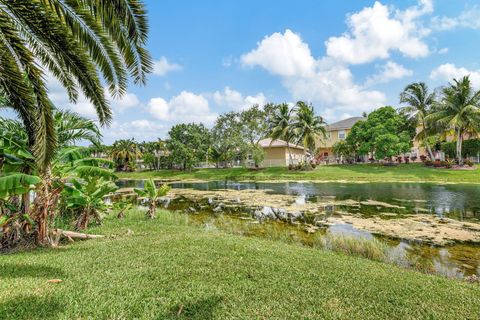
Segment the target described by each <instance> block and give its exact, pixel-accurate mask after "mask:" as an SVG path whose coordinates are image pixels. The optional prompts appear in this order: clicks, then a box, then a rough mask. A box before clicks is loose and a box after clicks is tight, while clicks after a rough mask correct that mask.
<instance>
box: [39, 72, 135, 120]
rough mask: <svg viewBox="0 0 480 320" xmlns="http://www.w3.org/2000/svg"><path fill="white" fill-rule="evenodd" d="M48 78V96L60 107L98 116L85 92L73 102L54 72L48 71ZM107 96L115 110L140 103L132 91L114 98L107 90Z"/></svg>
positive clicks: (92, 117)
mask: <svg viewBox="0 0 480 320" xmlns="http://www.w3.org/2000/svg"><path fill="white" fill-rule="evenodd" d="M46 80H47V86H48V96H49V97H50V100H52V102H53V104H54V105H55V106H56V107H58V108H60V109H68V110H72V111H74V112H76V113H78V114H80V115H82V116H84V117H87V118H91V119H95V118H96V117H97V113H96V111H95V107H94V106H93V104H92V103H91V102H90V101H89V100H88V99H87V98H86V97H85V96H84V95H83V94H81V93H80V94H79V96H78V99H77V102H76V103H73V102H71V101H70V99H69V98H68V94H67V91H66V90H65V88H64V87H63V86H62V85H61V83H60V82H59V81H58V80H57V79H56V78H55V77H54V76H53V75H52V74H50V73H47V76H46ZM105 97H106V99H107V100H108V101H109V103H110V105H111V107H112V109H113V112H116V111H118V112H123V111H125V110H126V109H129V108H132V107H137V106H139V105H140V101H139V99H138V97H137V96H136V95H135V94H133V93H130V92H127V93H125V94H124V95H122V96H121V97H118V98H113V97H112V95H111V94H110V93H109V92H108V90H105Z"/></svg>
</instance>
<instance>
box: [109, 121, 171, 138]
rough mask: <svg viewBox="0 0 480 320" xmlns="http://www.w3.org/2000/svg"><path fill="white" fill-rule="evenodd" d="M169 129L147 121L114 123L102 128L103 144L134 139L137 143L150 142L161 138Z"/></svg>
mask: <svg viewBox="0 0 480 320" xmlns="http://www.w3.org/2000/svg"><path fill="white" fill-rule="evenodd" d="M168 128H169V127H167V126H165V125H163V124H161V123H157V122H154V121H151V120H147V119H140V120H133V121H127V122H118V121H114V122H113V123H112V124H111V126H110V127H108V128H102V134H103V137H104V140H105V143H112V142H113V141H115V140H118V139H129V138H135V139H136V140H137V141H152V140H155V139H157V138H163V137H165V135H166V131H167V130H168Z"/></svg>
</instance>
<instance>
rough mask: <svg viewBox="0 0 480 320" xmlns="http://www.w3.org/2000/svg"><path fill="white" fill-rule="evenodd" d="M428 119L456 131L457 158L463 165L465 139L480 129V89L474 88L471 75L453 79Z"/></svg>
mask: <svg viewBox="0 0 480 320" xmlns="http://www.w3.org/2000/svg"><path fill="white" fill-rule="evenodd" d="M427 120H430V121H436V122H438V123H439V124H440V125H442V126H445V127H446V128H448V129H450V130H452V131H453V132H454V133H455V139H456V153H457V159H458V162H459V164H460V165H463V158H462V144H463V139H464V137H465V135H468V134H469V135H472V134H478V133H479V131H480V90H479V91H477V90H474V89H473V88H472V84H471V82H470V78H469V76H465V77H463V78H462V79H460V80H457V79H453V83H450V85H449V86H448V87H446V88H444V89H443V90H442V98H441V101H440V103H439V105H438V107H436V108H435V111H434V112H433V113H432V114H431V115H430V116H427Z"/></svg>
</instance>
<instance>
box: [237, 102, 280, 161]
mask: <svg viewBox="0 0 480 320" xmlns="http://www.w3.org/2000/svg"><path fill="white" fill-rule="evenodd" d="M272 111H273V110H272V109H271V108H269V105H267V106H265V107H264V108H260V107H259V106H258V105H254V106H252V107H251V108H249V109H247V110H244V111H242V112H241V113H240V124H241V128H242V133H241V137H242V138H243V139H245V140H246V143H248V144H249V148H248V153H250V154H251V155H252V158H253V161H254V163H255V167H258V166H259V165H260V164H261V163H262V162H263V160H264V158H265V152H264V151H263V149H262V148H261V147H260V146H259V142H260V140H262V139H264V138H266V137H267V136H268V134H269V126H268V119H269V117H271V112H272Z"/></svg>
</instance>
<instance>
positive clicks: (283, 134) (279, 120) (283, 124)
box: [269, 103, 294, 164]
mask: <svg viewBox="0 0 480 320" xmlns="http://www.w3.org/2000/svg"><path fill="white" fill-rule="evenodd" d="M269 121H270V123H269V127H270V138H272V143H273V142H274V141H275V140H283V141H285V142H286V143H287V150H288V158H289V163H290V164H292V162H293V161H292V154H291V151H290V142H291V141H292V139H293V137H294V132H293V130H292V113H291V110H290V107H289V105H288V104H287V103H281V104H278V105H276V106H275V108H274V110H273V114H272V116H271V118H270V120H269Z"/></svg>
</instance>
